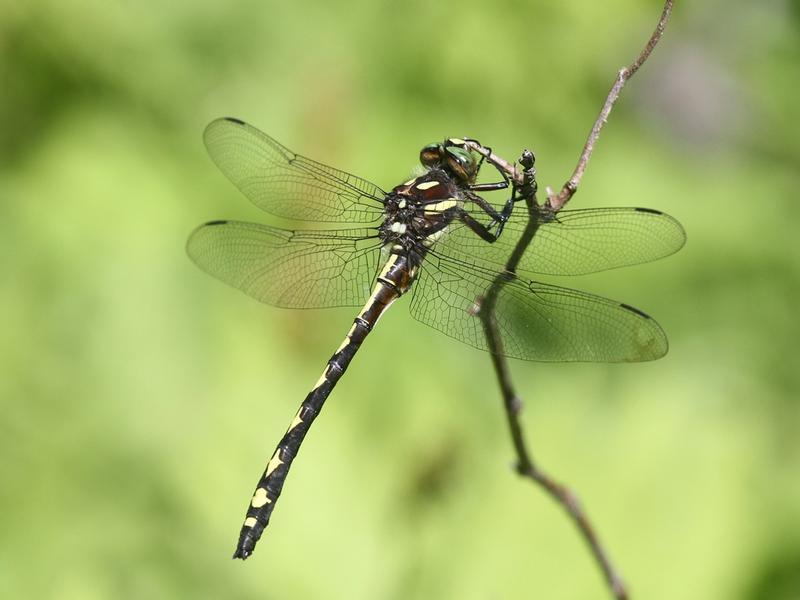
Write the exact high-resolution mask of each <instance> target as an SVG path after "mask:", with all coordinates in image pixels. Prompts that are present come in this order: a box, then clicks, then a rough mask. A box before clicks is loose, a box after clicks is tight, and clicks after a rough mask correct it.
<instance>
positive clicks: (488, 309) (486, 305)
mask: <svg viewBox="0 0 800 600" xmlns="http://www.w3.org/2000/svg"><path fill="white" fill-rule="evenodd" d="M672 5H673V0H666V1H665V4H664V9H663V11H662V13H661V18H660V19H659V21H658V25H657V26H656V29H655V31H654V32H653V34H652V35H651V36H650V39H649V40H648V42H647V44H646V46H645V47H644V49H643V50H642V52H641V53H640V54H639V56H638V57H637V58H636V60H634V61H633V63H631V65H630V66H628V67H626V68H624V69H622V70H620V71H619V73H618V74H617V79H616V80H615V82H614V85H613V86H612V88H611V91H610V92H609V93H608V96H607V97H606V101H605V103H604V104H603V108H602V109H601V111H600V115H599V116H598V117H597V120H596V121H595V123H594V126H593V127H592V130H591V132H590V133H589V137H588V139H587V140H586V144H585V145H584V147H583V152H582V153H581V155H580V158H579V160H578V164H577V166H576V168H575V171H574V172H573V174H572V177H570V179H569V180H568V181H567V182H566V183H565V184H564V187H563V188H562V189H561V191H560V192H559V193H558V194H557V195H553V194H552V193H551V192H550V190H549V188H548V200H547V205H546V207H545V209H546V210H549V211H552V212H558V211H559V210H561V209H562V208H563V207H564V205H565V204H566V203H567V202H568V201H569V199H570V198H571V197H572V196H573V195H574V194H575V192H576V191H577V190H578V185H579V184H580V181H581V178H582V177H583V173H584V171H585V170H586V166H587V164H588V162H589V158H590V157H591V154H592V151H593V150H594V145H595V142H596V141H597V139H598V137H599V135H600V131H601V130H602V128H603V125H604V124H605V122H606V121H607V120H608V116H609V114H610V113H611V109H612V108H613V107H614V104H615V102H616V101H617V98H618V97H619V94H620V92H621V90H622V88H623V87H624V86H625V83H626V82H627V81H628V80H629V79H630V78H631V77H633V75H634V74H635V73H636V71H638V70H639V68H640V67H641V66H642V64H644V62H645V61H646V60H647V58H648V56H650V53H651V52H652V51H653V49H654V48H655V46H656V44H657V43H658V41H659V40H660V39H661V37H662V35H663V34H664V28H665V27H666V25H667V21H668V20H669V16H670V13H671V12H672ZM468 144H469V145H470V147H472V148H473V149H474V150H475V151H476V152H479V153H480V154H481V155H483V156H484V157H486V160H487V161H489V162H490V163H492V164H493V165H495V166H496V167H498V168H500V169H502V170H503V171H504V172H505V173H506V174H507V175H508V176H509V178H510V179H511V180H512V181H513V182H514V194H515V195H516V194H520V195H521V199H524V200H525V205H526V207H527V210H528V217H529V218H528V224H527V226H526V229H525V231H524V232H523V234H522V236H521V237H520V239H519V241H518V242H517V245H516V247H515V248H514V251H513V253H512V254H511V256H510V257H509V259H508V261H507V262H506V265H505V272H503V273H500V274H498V275H497V277H496V278H495V280H494V281H493V282H492V284H491V286H489V288H488V290H487V292H486V295H485V297H484V298H481V299H479V300H480V302H479V306H480V308H479V311H478V317H479V318H480V320H481V324H482V326H483V330H484V335H486V340H487V345H488V349H489V351H490V353H491V358H492V364H493V366H494V369H495V372H496V373H497V379H498V382H499V384H500V390H501V393H502V396H503V402H504V406H505V410H506V416H507V420H508V426H509V430H510V433H511V439H512V442H513V445H514V450H515V452H516V454H517V472H518V473H519V474H520V475H522V476H523V477H527V478H529V479H530V480H532V481H533V482H535V483H536V484H538V485H540V486H541V487H542V488H544V489H545V491H547V493H548V494H549V495H550V497H551V498H553V499H554V500H555V501H556V502H557V503H558V504H560V505H561V506H562V507H563V508H564V510H565V511H566V512H567V514H569V516H570V517H571V518H572V520H573V522H574V523H575V525H576V527H578V530H579V531H580V533H581V535H582V536H583V538H584V540H585V541H586V543H587V544H588V546H589V548H590V550H591V552H592V555H593V556H594V558H595V561H596V562H597V564H598V565H599V567H600V569H601V571H602V572H603V575H604V577H605V579H606V581H607V582H608V586H609V588H610V590H611V593H612V594H613V596H614V598H616V599H617V600H627V599H628V592H627V590H626V588H625V585H624V583H623V581H622V578H621V577H620V575H619V573H618V571H617V569H616V568H615V567H614V564H613V563H612V562H611V559H610V558H609V555H608V552H607V551H606V550H605V548H604V546H603V544H602V543H601V541H600V538H599V537H598V536H597V533H596V532H595V529H594V527H593V526H592V524H591V522H590V521H589V518H588V517H587V516H586V513H585V512H584V511H583V508H582V507H581V505H580V502H579V501H578V499H577V496H576V495H575V494H574V493H573V492H572V491H571V490H570V489H569V488H567V487H565V486H564V485H562V484H560V483H558V482H556V481H555V480H554V479H552V478H551V477H550V476H549V475H548V474H547V473H545V472H544V471H542V470H541V469H540V468H539V467H538V466H537V465H536V462H535V461H534V459H533V456H532V454H531V452H530V450H529V449H528V446H527V444H526V442H525V435H524V431H523V428H522V422H521V421H520V418H519V415H520V412H521V411H522V400H521V399H520V398H519V396H518V395H517V394H516V392H515V390H514V386H513V383H512V381H511V373H510V371H509V368H508V362H507V361H506V359H505V357H504V356H503V346H502V340H501V338H500V333H499V331H498V329H497V324H496V321H495V318H494V307H495V304H496V302H497V298H498V295H499V293H500V290H501V289H502V287H503V285H505V283H506V282H508V281H509V280H510V278H512V277H513V274H514V273H515V271H516V268H517V265H518V263H519V260H520V259H521V257H522V255H523V254H524V252H525V251H526V249H527V247H528V245H529V244H530V242H531V240H533V238H534V236H535V234H536V231H537V230H538V227H539V223H540V212H541V210H542V208H541V207H539V205H538V203H537V201H536V184H535V171H534V169H533V155H532V154H530V153H529V152H528V151H526V152H525V153H523V155H522V158H521V159H520V163H521V164H522V165H523V167H524V170H520V169H518V168H517V167H516V166H515V165H512V164H511V163H509V162H508V161H506V160H504V159H503V158H501V157H499V156H497V155H496V154H494V153H493V152H492V151H491V150H489V149H487V148H483V147H482V146H480V145H479V144H477V143H476V142H468Z"/></svg>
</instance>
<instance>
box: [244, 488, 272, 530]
mask: <svg viewBox="0 0 800 600" xmlns="http://www.w3.org/2000/svg"><path fill="white" fill-rule="evenodd" d="M270 502H272V500H270V499H269V498H267V490H265V489H264V488H258V489H257V490H256V493H255V494H253V499H252V500H251V501H250V506H252V507H253V508H261V507H262V506H264V505H265V504H268V503H270ZM251 518H252V517H251ZM253 521H254V522H253V525H255V519H253ZM244 524H245V525H247V521H245V522H244ZM253 525H250V527H252V526H253Z"/></svg>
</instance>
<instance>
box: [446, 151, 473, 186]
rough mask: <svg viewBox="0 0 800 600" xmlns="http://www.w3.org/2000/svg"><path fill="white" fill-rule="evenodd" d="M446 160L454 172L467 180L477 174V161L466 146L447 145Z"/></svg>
mask: <svg viewBox="0 0 800 600" xmlns="http://www.w3.org/2000/svg"><path fill="white" fill-rule="evenodd" d="M447 162H448V164H449V166H450V168H451V169H453V171H454V172H455V173H456V174H458V175H459V176H460V177H462V178H463V179H465V180H467V181H471V180H473V179H474V178H475V176H476V175H477V174H478V162H477V161H476V160H475V156H474V155H473V154H472V152H470V151H469V150H467V149H466V148H460V147H458V146H450V147H448V148H447Z"/></svg>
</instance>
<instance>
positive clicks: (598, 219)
mask: <svg viewBox="0 0 800 600" xmlns="http://www.w3.org/2000/svg"><path fill="white" fill-rule="evenodd" d="M471 214H472V215H473V216H474V217H476V218H477V217H478V216H479V215H476V213H475V211H474V210H473V211H471ZM527 218H528V216H527V212H526V210H525V207H524V206H522V205H518V206H516V207H514V212H513V214H512V217H511V219H509V221H508V222H507V223H506V225H505V229H504V230H503V232H502V234H501V235H500V237H499V238H498V240H497V241H495V242H494V243H488V242H486V241H484V240H482V239H481V238H479V237H478V236H477V235H475V233H473V232H472V231H471V230H470V229H469V228H467V227H465V226H463V225H462V224H457V225H454V226H453V227H452V230H451V232H450V234H449V235H448V236H446V237H445V238H443V239H442V240H441V242H439V243H438V244H437V250H438V251H439V253H441V254H443V255H446V256H451V257H453V258H456V259H459V260H479V261H481V262H483V263H484V264H485V265H486V266H488V267H490V268H491V267H493V266H497V267H500V268H502V266H503V265H504V264H505V262H506V261H507V260H508V258H509V257H510V256H511V252H512V251H513V249H514V246H515V245H516V243H517V241H518V240H519V239H520V237H521V236H522V231H523V229H524V228H525V225H526V223H527ZM685 241H686V233H685V232H684V230H683V227H682V226H681V224H680V223H678V221H676V220H675V219H674V218H672V217H671V216H669V215H667V214H665V213H662V212H659V211H657V210H651V209H646V208H589V209H581V210H563V211H561V212H559V213H558V214H557V215H556V216H555V219H554V220H551V221H544V222H541V223H540V224H539V228H538V230H537V231H536V233H535V235H534V237H533V241H531V243H530V245H529V246H528V249H527V250H526V252H525V254H524V255H523V257H522V260H521V261H520V263H519V266H518V268H517V270H518V271H520V272H524V273H537V274H542V275H584V274H587V273H595V272H597V271H605V270H607V269H615V268H617V267H624V266H628V265H636V264H640V263H646V262H650V261H653V260H657V259H659V258H663V257H665V256H669V255H670V254H672V253H674V252H677V251H678V250H679V249H680V248H681V247H682V246H683V244H684V242H685Z"/></svg>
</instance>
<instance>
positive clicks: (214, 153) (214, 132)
mask: <svg viewBox="0 0 800 600" xmlns="http://www.w3.org/2000/svg"><path fill="white" fill-rule="evenodd" d="M203 140H204V141H205V144H206V148H207V149H208V153H209V155H210V156H211V159H212V160H213V161H214V162H215V163H216V164H217V166H218V167H219V168H220V170H221V171H222V172H223V173H224V174H225V176H226V177H227V178H228V179H230V180H231V181H232V182H233V184H234V185H235V186H236V187H237V188H239V189H240V190H241V191H242V193H243V194H244V195H245V196H247V197H248V198H249V199H250V201H251V202H253V204H255V205H256V206H258V207H259V208H261V209H262V210H265V211H267V212H268V213H271V214H273V215H276V216H278V217H284V218H287V219H295V220H300V221H315V222H318V223H327V222H347V223H371V222H374V221H376V220H377V219H379V218H380V217H381V215H382V212H383V198H384V197H385V196H386V193H385V192H384V191H383V190H381V189H380V188H379V187H378V186H376V185H375V184H373V183H370V182H369V181H366V180H364V179H361V178H360V177H356V176H355V175H351V174H350V173H346V172H344V171H340V170H338V169H334V168H333V167H329V166H327V165H323V164H322V163H318V162H316V161H313V160H311V159H309V158H306V157H304V156H300V155H299V154H295V153H294V152H292V151H291V150H289V149H288V148H286V147H284V146H282V145H281V144H279V143H278V142H277V141H275V140H274V139H272V138H271V137H269V136H268V135H267V134H265V133H263V132H261V131H259V130H258V129H256V128H255V127H253V126H251V125H248V124H247V123H244V122H242V121H239V120H238V119H232V118H228V117H226V118H222V119H217V120H215V121H212V122H211V123H210V124H209V125H208V127H206V130H205V133H204V134H203Z"/></svg>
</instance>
